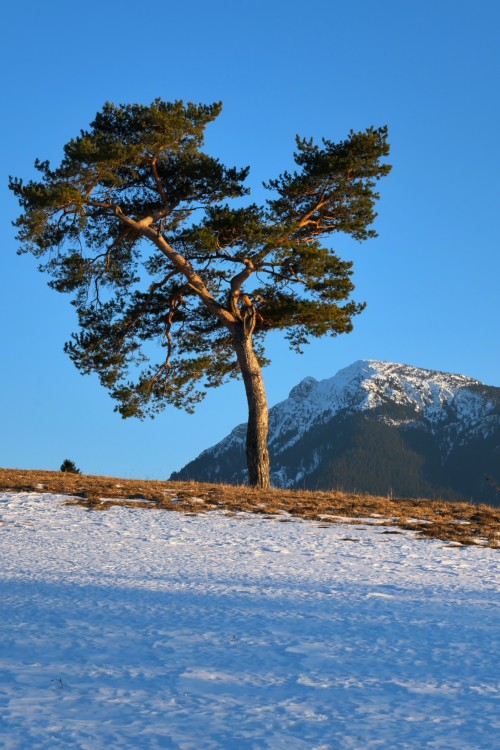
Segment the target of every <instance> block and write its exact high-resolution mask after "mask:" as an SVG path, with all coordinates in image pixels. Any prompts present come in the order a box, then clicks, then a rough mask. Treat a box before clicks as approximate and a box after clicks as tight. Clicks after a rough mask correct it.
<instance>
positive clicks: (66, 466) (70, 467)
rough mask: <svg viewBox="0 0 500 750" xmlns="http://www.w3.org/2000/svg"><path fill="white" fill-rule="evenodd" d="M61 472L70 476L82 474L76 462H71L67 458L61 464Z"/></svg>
mask: <svg viewBox="0 0 500 750" xmlns="http://www.w3.org/2000/svg"><path fill="white" fill-rule="evenodd" d="M59 471H63V472H68V474H81V473H82V472H81V471H80V469H77V467H76V464H75V462H74V461H70V459H69V458H65V459H64V461H63V462H62V464H61V468H60V469H59Z"/></svg>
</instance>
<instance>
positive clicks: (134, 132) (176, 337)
mask: <svg viewBox="0 0 500 750" xmlns="http://www.w3.org/2000/svg"><path fill="white" fill-rule="evenodd" d="M220 111H221V104H220V103H215V104H212V105H195V104H191V103H188V104H184V103H183V102H181V101H176V102H173V103H167V102H164V101H162V100H161V99H157V100H155V101H154V102H153V103H152V104H151V105H148V106H144V105H140V104H127V105H120V106H115V105H113V104H110V103H107V104H106V105H105V106H104V107H103V109H102V111H100V112H99V113H98V114H97V115H96V118H95V120H94V121H93V122H92V123H91V124H90V127H89V129H88V130H86V131H81V133H80V135H79V136H77V137H76V138H74V139H73V140H71V141H70V142H69V143H68V144H67V145H66V146H65V149H64V158H63V160H62V162H61V164H60V166H59V167H57V168H55V169H52V168H51V166H50V164H49V163H48V162H47V161H39V160H37V161H36V162H35V166H36V168H37V170H38V171H39V173H40V178H39V179H38V180H32V181H29V182H26V183H25V182H23V180H21V179H18V178H11V180H10V188H11V189H12V190H13V192H14V194H15V195H16V196H17V198H18V200H19V203H20V205H21V208H22V214H21V216H20V217H19V218H18V219H17V221H16V222H15V225H16V226H17V228H18V239H19V241H20V252H31V253H32V254H33V255H35V256H36V257H39V258H42V257H43V259H44V262H43V263H42V265H41V266H40V268H41V270H43V271H45V272H47V273H48V274H50V276H51V281H50V282H49V284H50V286H51V287H53V288H54V289H55V290H57V291H59V292H68V293H70V294H71V295H72V304H73V305H74V306H75V308H76V311H77V314H78V320H79V331H78V332H77V333H75V334H73V336H72V340H71V341H70V342H68V343H67V344H66V347H65V349H66V351H67V353H68V354H69V356H70V357H71V359H72V360H73V362H74V363H75V365H76V366H77V367H78V368H79V369H80V370H81V371H82V372H83V373H91V372H96V373H97V374H98V376H99V378H100V381H101V383H102V384H103V385H104V386H105V387H106V388H107V389H109V391H110V393H111V395H112V397H113V398H114V399H115V400H116V402H117V407H116V408H117V409H118V410H119V412H120V413H121V414H122V416H123V417H131V416H138V417H144V416H145V415H146V414H150V415H154V414H155V413H156V412H158V411H160V410H161V409H163V408H164V406H165V405H166V404H173V405H174V406H176V407H181V408H185V409H187V410H188V411H192V410H193V408H194V406H195V405H196V403H197V402H198V401H199V400H200V399H201V398H202V397H203V395H204V393H205V391H206V389H207V388H210V387H217V386H219V385H221V384H222V383H223V382H224V381H226V380H227V379H228V378H231V377H235V376H237V375H238V374H241V375H242V377H243V381H244V385H245V389H246V395H247V399H248V407H249V420H248V434H247V459H248V471H249V481H250V483H251V484H252V485H256V486H260V487H267V486H268V485H269V458H268V452H267V403H266V394H265V390H264V384H263V379H262V374H261V366H262V365H263V364H265V363H266V361H267V360H266V359H265V357H264V349H263V339H264V336H265V334H266V333H267V332H268V331H272V330H282V331H283V332H284V333H285V335H286V336H287V338H288V340H289V343H290V345H291V347H292V348H293V349H295V350H297V351H300V350H301V347H302V345H303V344H305V343H307V341H308V339H309V338H310V337H311V336H313V337H319V336H323V335H325V334H329V335H332V336H335V335H337V334H340V333H347V332H349V331H351V329H352V319H353V317H354V316H355V315H357V314H358V313H359V312H361V310H362V309H363V307H364V305H363V304H358V303H355V302H353V301H349V297H350V294H351V292H352V290H353V283H352V281H351V274H352V263H351V262H349V261H344V260H342V259H341V258H340V257H338V255H337V254H336V253H335V252H334V251H333V250H331V249H329V248H328V247H326V246H325V244H324V240H325V239H326V238H327V237H328V236H329V235H330V234H332V233H334V232H343V233H346V234H348V235H351V236H352V237H353V238H355V239H356V240H365V239H367V238H369V237H374V236H376V232H375V231H374V230H373V229H369V228H368V227H369V226H370V225H371V224H372V222H373V220H374V218H375V216H376V214H375V212H374V205H375V202H376V200H377V199H378V197H379V196H378V194H377V193H376V191H375V184H376V181H377V180H379V179H380V177H382V176H384V175H386V174H387V173H388V172H389V170H390V166H389V165H388V164H385V163H382V160H383V158H384V157H386V156H387V155H388V152H389V146H388V143H387V128H386V127H381V128H373V127H370V128H368V129H367V130H366V131H362V132H354V131H351V132H350V133H349V134H348V136H347V138H346V139H345V140H343V141H340V142H339V143H334V142H332V141H329V140H325V139H324V140H323V141H322V143H321V144H320V145H318V144H317V143H315V142H313V140H308V139H304V138H299V137H297V140H296V153H295V154H294V158H295V162H296V165H297V169H296V171H294V172H284V173H283V174H282V175H280V176H279V177H277V178H276V179H272V180H270V181H269V183H267V184H266V188H267V189H268V190H269V199H268V200H267V201H266V202H265V203H264V204H263V205H257V204H255V203H249V202H248V200H247V202H246V205H242V203H243V202H242V201H241V200H240V201H239V202H238V203H237V204H236V205H235V204H234V201H231V199H238V198H241V197H242V196H245V195H247V193H248V192H249V191H248V190H247V188H246V187H245V186H244V181H245V179H246V177H247V174H248V168H245V169H238V168H235V167H230V168H228V167H226V166H224V165H223V164H221V163H220V161H219V160H218V159H216V158H214V157H212V156H209V155H208V154H206V153H205V152H204V151H203V150H202V147H203V138H204V131H205V128H206V126H207V125H208V124H209V123H210V122H212V121H213V120H215V119H216V118H217V116H218V115H219V113H220ZM151 342H153V343H156V344H158V345H159V346H158V347H157V353H158V352H160V355H161V356H160V358H159V359H155V356H156V355H155V354H154V353H153V347H152V346H151Z"/></svg>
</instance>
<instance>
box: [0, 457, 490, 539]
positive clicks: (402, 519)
mask: <svg viewBox="0 0 500 750" xmlns="http://www.w3.org/2000/svg"><path fill="white" fill-rule="evenodd" d="M0 491H15V492H52V493H58V494H62V495H70V496H71V499H69V500H68V502H71V503H75V504H77V505H81V506H83V507H85V508H87V509H89V510H107V509H108V508H110V507H112V506H113V505H122V506H133V507H141V508H145V509H151V510H176V511H180V512H183V513H202V512H207V511H210V510H222V511H224V512H226V513H229V514H234V513H237V512H241V511H245V512H248V513H259V514H262V515H264V516H266V515H272V516H275V515H277V514H278V515H281V516H282V520H283V522H286V521H287V520H288V518H289V516H295V517H299V518H305V519H309V520H312V521H316V522H320V523H323V524H329V523H339V522H341V523H344V524H359V523H360V519H370V522H371V523H376V524H378V525H380V526H386V527H387V532H386V533H388V534H396V533H398V531H397V529H398V527H399V528H402V529H411V530H413V531H415V532H418V533H419V534H420V535H421V536H422V537H430V538H435V539H442V540H444V541H448V542H455V543H457V544H462V545H463V544H466V545H471V544H475V545H480V546H488V547H492V548H497V549H500V508H494V507H491V506H489V505H471V504H468V503H451V502H445V501H442V500H425V499H418V500H415V499H410V500H408V499H402V498H387V497H377V496H372V495H354V494H347V493H343V492H337V491H331V492H308V491H305V490H300V491H299V490H280V489H271V490H257V489H253V488H251V487H246V486H231V485H222V484H202V483H197V482H163V481H156V480H146V479H118V478H116V477H101V476H90V475H82V474H68V473H63V472H55V471H37V470H24V469H0Z"/></svg>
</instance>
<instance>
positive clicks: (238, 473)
mask: <svg viewBox="0 0 500 750" xmlns="http://www.w3.org/2000/svg"><path fill="white" fill-rule="evenodd" d="M245 431H246V425H245V424H242V425H239V426H238V427H236V428H235V429H234V430H233V431H232V432H231V433H230V434H229V435H228V436H227V437H226V438H224V440H222V441H221V442H220V443H218V444H217V445H215V446H213V447H212V448H209V449H208V450H206V451H204V452H203V453H202V454H201V455H200V456H198V458H196V459H195V460H194V461H192V462H191V463H189V464H188V465H187V466H185V467H184V468H183V469H182V470H181V471H180V472H178V473H174V474H173V475H172V477H171V478H172V479H195V480H198V481H208V482H230V483H241V482H244V481H245V480H246V469H245V466H246V463H245ZM269 449H270V454H271V471H272V481H273V484H274V485H275V486H279V487H290V488H292V487H293V488H298V487H300V488H306V489H332V488H339V489H344V490H347V491H357V492H370V493H373V494H384V495H385V494H394V495H399V496H404V497H424V496H425V497H443V498H446V499H456V500H473V501H481V500H482V501H489V502H494V501H495V490H494V489H493V487H492V486H491V485H490V484H488V482H487V481H486V480H485V476H488V475H490V476H494V477H496V478H497V479H499V478H500V388H495V387H492V386H487V385H484V384H483V383H481V382H480V381H478V380H474V379H472V378H468V377H465V376H464V375H454V374H449V373H443V372H436V371H433V370H424V369H420V368H417V367H411V366H409V365H400V364H394V363H391V362H379V361H376V360H360V361H358V362H355V363H354V364H352V365H350V366H349V367H346V368H344V369H343V370H340V371H339V372H338V373H337V374H336V375H335V376H334V377H332V378H328V379H326V380H321V381H317V380H315V378H313V377H307V378H305V379H304V380H302V381H301V382H300V383H298V385H296V386H295V387H294V388H292V390H291V391H290V395H289V397H288V398H287V399H286V400H285V401H282V402H281V403H279V404H276V406H274V407H273V408H272V409H271V410H270V413H269Z"/></svg>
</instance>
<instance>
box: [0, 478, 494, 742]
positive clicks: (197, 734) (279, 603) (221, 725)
mask: <svg viewBox="0 0 500 750" xmlns="http://www.w3.org/2000/svg"><path fill="white" fill-rule="evenodd" d="M0 517H1V524H0V551H1V574H0V595H1V610H0V621H1V628H2V630H1V638H0V670H1V671H0V747H2V748H5V749H6V750H14V749H15V750H20V749H22V750H24V749H25V748H26V750H28V749H29V750H42V749H43V750H55V749H56V748H66V747H67V748H82V749H84V750H100V749H101V748H103V749H104V748H106V750H115V749H116V748H120V749H121V748H127V749H129V748H130V750H156V748H176V749H177V748H179V750H216V749H219V748H224V749H226V748H235V750H236V749H237V750H240V749H241V750H264V749H268V748H269V749H270V750H271V749H272V750H337V749H339V750H344V749H346V750H347V749H348V748H349V749H351V748H354V749H356V750H358V749H359V750H368V749H371V748H384V750H387V749H394V750H404V749H405V748H411V749H412V750H417V749H418V750H422V749H423V748H432V749H433V750H434V749H436V748H439V749H440V750H453V749H454V748H460V750H466V749H467V750H480V749H481V750H483V749H484V750H486V748H488V749H490V748H491V750H497V748H499V747H500V700H499V698H500V676H499V664H500V658H499V657H500V645H499V634H500V627H499V626H500V618H499V614H498V604H499V602H500V596H499V590H500V586H499V582H500V577H499V568H500V565H499V564H500V555H499V553H498V551H495V550H490V549H478V548H471V547H454V546H450V545H447V544H445V543H444V542H440V541H425V540H419V539H417V538H416V537H415V536H412V534H411V533H406V532H402V533H387V529H386V528H384V527H381V526H376V525H373V523H371V524H370V523H368V521H367V523H366V524H365V523H359V524H356V525H350V526H348V525H328V526H325V525H321V524H318V523H313V522H307V521H300V520H297V519H291V520H290V519H286V518H285V517H282V518H283V519H285V520H288V522H287V523H283V522H282V521H280V520H278V519H277V518H274V519H268V518H263V517H260V516H255V515H237V516H232V517H228V516H225V515H223V514H222V513H217V512H211V513H207V514H204V515H193V516H190V515H185V514H181V513H176V512H167V511H159V510H144V509H139V508H136V509H134V508H112V509H111V510H109V511H106V512H99V511H87V510H84V509H83V508H81V507H69V506H65V505H64V498H63V497H61V496H59V497H57V496H54V495H47V494H45V495H44V494H22V493H21V494H13V493H3V494H0ZM372 520H373V519H372ZM390 531H391V532H394V529H391V530H390ZM384 532H386V533H384Z"/></svg>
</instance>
